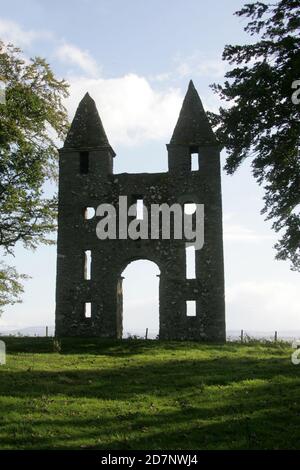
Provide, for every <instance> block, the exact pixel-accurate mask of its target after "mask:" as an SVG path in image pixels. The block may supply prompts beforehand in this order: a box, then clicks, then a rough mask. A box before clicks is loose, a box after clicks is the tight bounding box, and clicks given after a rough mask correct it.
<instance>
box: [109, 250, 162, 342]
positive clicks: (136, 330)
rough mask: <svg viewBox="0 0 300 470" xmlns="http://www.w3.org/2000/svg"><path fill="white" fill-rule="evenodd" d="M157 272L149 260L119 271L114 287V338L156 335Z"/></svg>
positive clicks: (157, 309) (132, 263)
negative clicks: (116, 336) (115, 295)
mask: <svg viewBox="0 0 300 470" xmlns="http://www.w3.org/2000/svg"><path fill="white" fill-rule="evenodd" d="M159 280H160V269H159V267H158V265H157V264H156V263H155V262H153V261H150V260H149V259H144V258H142V259H134V260H131V261H129V262H128V263H127V264H126V266H125V267H124V268H123V269H122V273H121V276H120V278H119V281H118V284H117V324H118V337H119V338H122V337H123V338H128V337H132V336H137V337H141V338H143V337H145V335H146V329H148V338H149V339H155V338H157V337H158V335H159V324H160V316H159Z"/></svg>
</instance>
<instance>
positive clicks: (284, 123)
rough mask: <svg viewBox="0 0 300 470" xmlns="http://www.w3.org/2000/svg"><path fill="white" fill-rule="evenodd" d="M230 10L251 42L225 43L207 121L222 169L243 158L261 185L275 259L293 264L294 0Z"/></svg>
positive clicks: (298, 23)
mask: <svg viewBox="0 0 300 470" xmlns="http://www.w3.org/2000/svg"><path fill="white" fill-rule="evenodd" d="M235 15H237V16H238V17H244V18H246V19H247V25H246V26H245V28H244V29H245V31H246V32H247V33H248V34H249V35H250V36H251V37H252V41H251V42H250V43H249V44H244V45H227V46H225V49H224V52H223V60H225V61H228V63H229V64H230V66H231V69H230V70H229V71H228V72H227V73H226V75H225V82H224V84H213V85H212V88H213V89H214V90H215V92H216V93H218V94H219V96H220V98H221V99H222V100H223V101H224V105H223V107H221V108H220V110H219V114H218V115H216V114H212V113H211V119H212V122H213V124H214V125H215V126H216V128H217V130H216V132H217V137H218V139H219V140H220V142H221V143H222V144H223V145H224V146H225V147H226V149H227V152H228V157H227V161H226V166H225V169H226V171H227V173H229V174H233V173H234V172H235V171H236V170H237V168H238V167H239V165H240V164H241V163H242V162H243V161H244V160H245V159H246V158H251V165H252V170H253V175H254V177H255V178H256V180H257V181H258V183H259V184H260V185H262V186H263V187H264V191H265V195H264V207H263V209H262V213H263V214H265V217H266V219H267V220H271V221H272V227H273V229H274V230H275V231H276V232H278V235H279V240H278V242H277V243H276V245H275V248H276V250H277V254H276V258H277V259H281V260H289V261H290V264H291V268H292V269H293V270H300V158H299V147H300V104H299V100H297V99H293V100H292V95H293V94H294V95H293V96H294V98H296V94H297V93H298V92H297V87H298V86H300V82H299V81H297V80H299V79H300V1H299V0H280V1H277V2H276V3H266V2H254V3H247V4H245V5H244V7H243V8H242V9H241V10H240V11H238V12H236V13H235ZM295 89H296V91H295ZM298 91H299V90H298ZM299 95H300V93H299ZM225 102H227V103H226V105H225Z"/></svg>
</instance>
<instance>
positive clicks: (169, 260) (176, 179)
mask: <svg viewBox="0 0 300 470" xmlns="http://www.w3.org/2000/svg"><path fill="white" fill-rule="evenodd" d="M167 149H168V163H169V171H168V172H166V173H157V174H147V173H142V174H127V173H122V174H113V159H114V157H115V153H114V151H113V149H112V148H111V146H110V144H109V142H108V139H107V137H106V134H105V131H104V128H103V125H102V122H101V119H100V117H99V115H98V112H97V109H96V106H95V103H94V101H93V100H92V98H91V97H90V96H89V95H88V94H86V95H85V97H84V98H83V99H82V101H81V102H80V104H79V106H78V109H77V112H76V115H75V118H74V120H73V122H72V125H71V128H70V131H69V133H68V136H67V138H66V141H65V144H64V147H63V148H62V149H61V150H60V162H59V211H58V212H59V217H58V246H57V287H56V335H58V336H99V337H103V338H121V337H122V277H121V274H122V272H123V270H124V269H125V268H126V266H127V265H128V264H129V263H130V262H131V261H133V260H137V259H147V260H150V261H153V262H155V263H156V264H157V265H158V267H159V269H160V287H159V304H160V305H159V312H160V333H159V336H160V338H161V339H190V340H208V341H224V340H225V307H224V268H223V242H222V201H221V179H220V149H219V146H218V143H217V141H216V139H215V136H214V134H213V131H212V129H211V127H210V124H209V121H208V119H207V116H206V114H205V111H204V109H203V106H202V103H201V100H200V98H199V96H198V93H197V91H196V89H195V88H194V85H193V83H192V82H190V84H189V88H188V91H187V94H186V96H185V99H184V102H183V106H182V109H181V112H180V115H179V119H178V122H177V124H176V127H175V130H174V133H173V136H172V138H171V141H170V143H169V144H168V145H167ZM192 153H197V154H198V155H199V157H198V159H199V169H198V171H192V170H191V154H192ZM119 195H127V196H128V200H129V204H132V203H134V202H135V201H136V200H137V199H143V202H144V204H145V205H146V206H150V204H151V203H157V204H162V203H164V202H165V203H167V204H169V205H171V204H173V203H175V202H179V203H181V204H184V203H191V202H196V203H201V204H204V206H205V243H204V247H203V248H202V249H201V250H197V251H196V278H195V279H186V266H185V264H186V259H185V256H186V254H185V251H186V250H185V241H184V240H172V239H171V240H151V239H149V240H130V239H127V240H99V239H98V238H97V236H96V224H97V222H98V220H99V218H97V217H96V216H94V217H93V218H91V219H87V218H86V208H90V207H93V208H95V209H96V207H97V206H98V205H99V204H101V203H105V202H106V203H110V204H115V205H117V203H118V199H119ZM88 250H89V251H90V252H91V260H92V261H91V277H90V279H86V278H85V275H84V272H85V263H86V252H87V251H88ZM137 295H138V293H137ZM187 300H195V301H196V316H191V317H190V316H187V315H186V301H187ZM86 303H91V316H90V317H87V316H86Z"/></svg>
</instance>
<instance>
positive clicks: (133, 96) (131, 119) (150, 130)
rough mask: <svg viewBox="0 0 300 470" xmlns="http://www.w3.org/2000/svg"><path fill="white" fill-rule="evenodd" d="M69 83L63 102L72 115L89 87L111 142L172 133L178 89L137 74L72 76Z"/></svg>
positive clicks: (178, 102)
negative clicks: (152, 82)
mask: <svg viewBox="0 0 300 470" xmlns="http://www.w3.org/2000/svg"><path fill="white" fill-rule="evenodd" d="M70 83H71V89H70V98H69V99H68V100H67V104H66V105H67V108H68V110H69V113H70V117H71V119H72V118H73V116H74V113H75V110H76V108H77V106H78V103H79V101H80V100H81V98H82V97H83V96H84V94H85V93H86V92H87V91H88V92H89V93H90V95H91V96H92V98H93V99H94V100H95V102H96V105H97V108H98V111H99V114H100V116H101V119H102V120H103V125H104V128H105V130H106V132H107V134H108V138H109V140H110V142H111V144H112V146H114V145H115V144H123V145H135V144H139V143H140V142H143V141H147V140H160V139H169V138H170V137H171V134H172V131H173V129H174V126H175V124H176V120H177V118H178V114H179V111H180V108H181V105H182V99H183V98H182V95H181V93H180V90H179V89H176V88H169V89H167V90H166V91H157V90H155V89H154V88H152V86H151V85H150V84H149V82H148V81H147V79H146V78H144V77H141V76H138V75H136V74H128V75H124V76H123V77H120V78H111V79H103V78H97V79H96V78H94V79H93V78H90V79H89V78H82V77H81V78H73V79H70Z"/></svg>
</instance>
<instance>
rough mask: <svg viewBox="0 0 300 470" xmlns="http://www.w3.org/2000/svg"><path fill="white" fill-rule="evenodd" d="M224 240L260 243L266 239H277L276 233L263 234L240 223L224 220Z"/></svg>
mask: <svg viewBox="0 0 300 470" xmlns="http://www.w3.org/2000/svg"><path fill="white" fill-rule="evenodd" d="M224 240H226V241H234V242H237V241H238V242H246V243H248V242H252V243H253V242H254V243H259V242H262V241H264V240H274V241H275V240H276V237H275V235H271V234H270V235H269V234H263V233H259V232H256V231H254V230H253V229H249V228H247V227H244V226H243V225H240V224H231V223H228V222H226V221H224Z"/></svg>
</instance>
